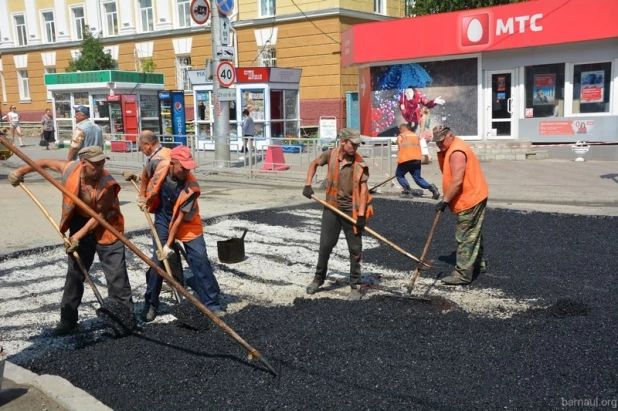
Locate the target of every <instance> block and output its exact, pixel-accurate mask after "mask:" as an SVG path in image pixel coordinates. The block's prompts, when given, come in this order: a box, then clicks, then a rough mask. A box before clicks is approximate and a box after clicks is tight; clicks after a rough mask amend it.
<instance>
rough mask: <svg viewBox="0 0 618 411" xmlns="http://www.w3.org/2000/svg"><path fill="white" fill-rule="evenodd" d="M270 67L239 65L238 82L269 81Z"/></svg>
mask: <svg viewBox="0 0 618 411" xmlns="http://www.w3.org/2000/svg"><path fill="white" fill-rule="evenodd" d="M269 73H270V71H269V67H238V68H236V82H237V83H267V82H268V79H269V75H268V74H269Z"/></svg>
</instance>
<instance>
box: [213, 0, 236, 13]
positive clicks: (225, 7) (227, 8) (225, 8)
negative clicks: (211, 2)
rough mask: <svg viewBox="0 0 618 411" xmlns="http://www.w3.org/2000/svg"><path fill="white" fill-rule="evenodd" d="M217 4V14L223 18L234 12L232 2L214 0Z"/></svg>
mask: <svg viewBox="0 0 618 411" xmlns="http://www.w3.org/2000/svg"><path fill="white" fill-rule="evenodd" d="M215 1H216V2H217V9H219V13H221V14H223V15H224V16H229V14H230V13H231V12H232V10H234V0H215Z"/></svg>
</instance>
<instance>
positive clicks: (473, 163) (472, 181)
mask: <svg viewBox="0 0 618 411" xmlns="http://www.w3.org/2000/svg"><path fill="white" fill-rule="evenodd" d="M455 151H461V152H463V153H464V154H465V155H466V169H465V174H464V179H463V186H462V188H461V191H460V192H459V194H457V195H456V196H455V197H453V198H452V199H451V201H449V203H448V206H449V208H450V209H451V211H452V212H453V213H459V212H461V211H465V210H469V209H470V208H472V207H474V206H475V205H477V204H478V203H480V202H481V201H483V200H485V199H486V198H487V197H488V196H489V187H488V186H487V182H486V181H485V177H484V176H483V171H482V170H481V163H479V160H478V159H477V158H476V155H475V154H474V152H473V151H472V149H471V148H470V146H469V145H468V144H466V142H464V141H463V140H462V139H460V138H458V137H455V139H454V140H453V142H452V143H451V146H450V147H449V148H448V150H446V151H439V152H438V163H439V164H440V170H442V192H444V193H446V192H447V190H448V189H449V186H450V185H451V178H452V175H451V163H450V160H451V155H452V154H453V153H454V152H455Z"/></svg>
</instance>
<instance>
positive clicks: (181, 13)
mask: <svg viewBox="0 0 618 411" xmlns="http://www.w3.org/2000/svg"><path fill="white" fill-rule="evenodd" d="M190 3H191V2H190V0H178V3H177V9H176V10H177V11H178V27H190V26H191V10H190V8H189V6H190Z"/></svg>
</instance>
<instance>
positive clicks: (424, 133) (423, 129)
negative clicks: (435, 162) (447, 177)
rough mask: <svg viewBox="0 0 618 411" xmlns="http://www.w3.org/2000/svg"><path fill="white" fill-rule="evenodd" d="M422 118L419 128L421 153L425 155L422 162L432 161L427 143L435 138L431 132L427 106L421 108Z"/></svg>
mask: <svg viewBox="0 0 618 411" xmlns="http://www.w3.org/2000/svg"><path fill="white" fill-rule="evenodd" d="M421 114H422V115H421V119H420V121H419V123H418V126H419V127H418V129H419V133H420V138H421V154H422V155H423V160H422V161H421V163H422V164H429V163H431V156H430V155H429V147H428V146H427V143H429V142H430V141H431V140H432V139H433V133H432V132H431V117H430V114H429V109H428V108H427V107H423V108H422V109H421Z"/></svg>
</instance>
